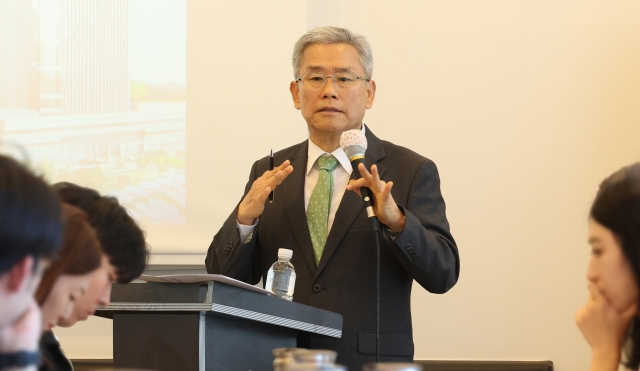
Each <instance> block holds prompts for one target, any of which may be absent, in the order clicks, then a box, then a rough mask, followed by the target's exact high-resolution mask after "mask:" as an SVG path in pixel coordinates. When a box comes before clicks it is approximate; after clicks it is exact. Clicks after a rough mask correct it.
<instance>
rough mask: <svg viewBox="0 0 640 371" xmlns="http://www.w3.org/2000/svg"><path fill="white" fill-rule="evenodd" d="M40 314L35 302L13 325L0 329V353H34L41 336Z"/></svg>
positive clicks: (33, 301) (30, 304)
mask: <svg viewBox="0 0 640 371" xmlns="http://www.w3.org/2000/svg"><path fill="white" fill-rule="evenodd" d="M41 327H42V314H41V312H40V308H39V307H38V304H37V303H36V301H35V300H31V303H29V306H28V307H27V310H25V312H24V313H23V314H22V316H20V318H18V319H17V320H16V321H15V322H14V323H11V324H9V325H7V326H5V327H2V328H0V353H5V354H7V353H16V352H24V351H27V352H35V351H37V350H38V342H39V341H40V336H41V335H42V331H41Z"/></svg>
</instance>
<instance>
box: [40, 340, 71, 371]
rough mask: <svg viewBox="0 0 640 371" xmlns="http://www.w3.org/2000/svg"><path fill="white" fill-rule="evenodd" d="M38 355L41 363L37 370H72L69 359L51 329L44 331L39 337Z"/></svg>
mask: <svg viewBox="0 0 640 371" xmlns="http://www.w3.org/2000/svg"><path fill="white" fill-rule="evenodd" d="M40 355H41V356H42V363H41V364H40V367H39V368H38V370H39V371H73V365H72V364H71V361H69V359H68V358H67V356H65V355H64V352H63V351H62V349H61V348H60V343H59V342H58V339H56V336H55V335H54V334H53V332H51V331H47V332H45V333H44V334H42V337H41V338H40Z"/></svg>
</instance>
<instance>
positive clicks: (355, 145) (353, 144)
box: [340, 129, 367, 160]
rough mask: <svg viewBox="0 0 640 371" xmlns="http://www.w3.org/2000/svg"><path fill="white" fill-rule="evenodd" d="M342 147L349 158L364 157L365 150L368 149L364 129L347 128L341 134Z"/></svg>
mask: <svg viewBox="0 0 640 371" xmlns="http://www.w3.org/2000/svg"><path fill="white" fill-rule="evenodd" d="M340 147H342V149H343V150H344V153H346V154H347V157H348V158H349V160H352V159H354V158H357V157H364V152H365V151H366V150H367V137H366V136H365V135H364V133H363V132H362V130H358V129H353V130H347V131H345V132H343V133H342V135H340Z"/></svg>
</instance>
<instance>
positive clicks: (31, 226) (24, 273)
mask: <svg viewBox="0 0 640 371" xmlns="http://www.w3.org/2000/svg"><path fill="white" fill-rule="evenodd" d="M62 233H63V232H62V219H61V212H60V201H59V199H58V197H57V196H56V194H55V193H54V192H53V191H52V190H51V189H50V187H49V186H48V185H47V184H46V183H45V182H44V181H43V180H42V179H40V178H38V177H36V176H35V175H33V174H32V173H31V172H30V171H28V170H27V169H26V168H24V167H23V166H22V165H20V164H19V163H18V162H16V161H14V160H13V159H11V158H9V157H6V156H2V155H0V370H35V369H36V368H37V365H38V363H39V361H40V356H39V353H38V340H39V339H40V334H41V314H40V309H39V308H38V305H37V304H36V302H35V300H34V292H35V290H36V288H37V287H38V283H39V282H40V278H41V277H42V272H43V270H44V269H43V268H44V266H45V265H46V264H47V261H48V260H49V259H50V258H51V257H52V256H53V255H54V254H55V252H56V251H57V249H58V247H59V245H60V241H61V239H62Z"/></svg>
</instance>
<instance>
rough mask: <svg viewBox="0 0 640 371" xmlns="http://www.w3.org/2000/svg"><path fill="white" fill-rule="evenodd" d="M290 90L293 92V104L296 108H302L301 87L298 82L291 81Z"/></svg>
mask: <svg viewBox="0 0 640 371" xmlns="http://www.w3.org/2000/svg"><path fill="white" fill-rule="evenodd" d="M289 91H290V92H291V98H292V99H293V105H294V106H295V107H296V109H300V89H299V88H298V83H297V82H295V81H291V84H289Z"/></svg>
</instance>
